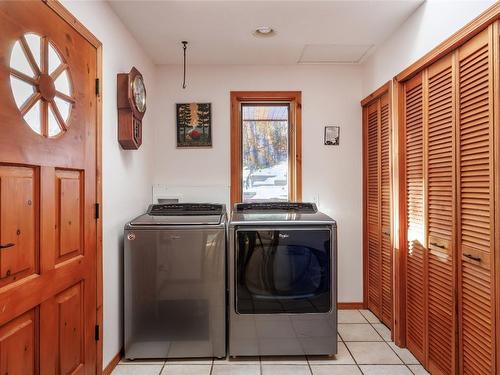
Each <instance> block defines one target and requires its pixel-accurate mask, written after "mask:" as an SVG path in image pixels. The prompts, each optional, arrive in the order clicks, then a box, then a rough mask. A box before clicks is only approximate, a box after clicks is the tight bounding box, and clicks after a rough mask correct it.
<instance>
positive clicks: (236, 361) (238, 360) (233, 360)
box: [214, 356, 260, 365]
mask: <svg viewBox="0 0 500 375" xmlns="http://www.w3.org/2000/svg"><path fill="white" fill-rule="evenodd" d="M215 364H217V365H259V364H260V359H259V357H229V356H228V357H226V358H224V359H219V358H214V365H215Z"/></svg>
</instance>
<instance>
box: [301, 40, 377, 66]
mask: <svg viewBox="0 0 500 375" xmlns="http://www.w3.org/2000/svg"><path fill="white" fill-rule="evenodd" d="M372 47H373V45H354V44H306V45H305V47H304V49H303V50H302V54H301V56H300V58H299V61H298V63H299V64H358V63H360V62H361V60H362V59H363V57H364V56H365V55H366V54H367V53H368V51H369V50H370V49H371V48H372Z"/></svg>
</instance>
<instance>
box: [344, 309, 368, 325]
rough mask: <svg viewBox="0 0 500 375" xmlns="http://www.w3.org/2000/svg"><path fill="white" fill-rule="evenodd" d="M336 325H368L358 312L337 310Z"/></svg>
mask: <svg viewBox="0 0 500 375" xmlns="http://www.w3.org/2000/svg"><path fill="white" fill-rule="evenodd" d="M337 318H338V323H368V321H367V320H366V319H365V318H364V316H363V315H362V314H361V313H360V312H359V311H358V310H339V311H338V315H337Z"/></svg>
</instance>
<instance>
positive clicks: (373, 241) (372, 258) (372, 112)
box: [366, 103, 382, 315]
mask: <svg viewBox="0 0 500 375" xmlns="http://www.w3.org/2000/svg"><path fill="white" fill-rule="evenodd" d="M366 111H367V138H368V139H367V159H368V160H367V163H368V165H367V190H368V192H367V193H368V194H367V224H368V228H367V230H368V233H367V235H368V259H367V260H368V308H369V309H370V310H372V311H373V312H374V313H375V314H377V315H379V314H380V311H381V308H382V306H381V303H380V301H381V293H382V291H381V289H382V288H381V274H380V265H381V261H382V259H381V254H380V246H381V238H380V204H379V195H380V186H379V177H380V176H379V174H380V172H379V163H380V155H379V111H378V103H374V104H372V105H371V106H369V107H368V108H367V109H366Z"/></svg>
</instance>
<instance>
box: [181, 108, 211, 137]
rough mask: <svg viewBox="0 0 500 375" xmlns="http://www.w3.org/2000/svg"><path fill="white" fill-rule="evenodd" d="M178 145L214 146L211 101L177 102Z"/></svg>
mask: <svg viewBox="0 0 500 375" xmlns="http://www.w3.org/2000/svg"><path fill="white" fill-rule="evenodd" d="M177 147H212V105H211V103H180V104H177Z"/></svg>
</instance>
